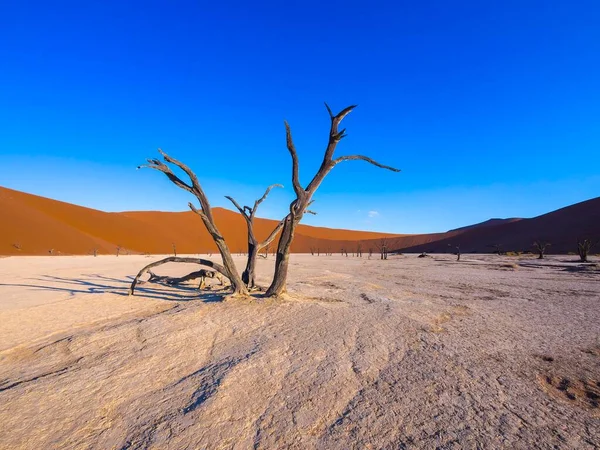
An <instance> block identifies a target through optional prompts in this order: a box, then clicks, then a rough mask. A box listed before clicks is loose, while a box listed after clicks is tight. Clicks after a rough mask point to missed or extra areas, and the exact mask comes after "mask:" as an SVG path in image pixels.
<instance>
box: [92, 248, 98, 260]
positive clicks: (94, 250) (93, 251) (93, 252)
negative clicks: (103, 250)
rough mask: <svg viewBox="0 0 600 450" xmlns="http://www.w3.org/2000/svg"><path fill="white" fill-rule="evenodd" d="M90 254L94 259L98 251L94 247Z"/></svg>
mask: <svg viewBox="0 0 600 450" xmlns="http://www.w3.org/2000/svg"><path fill="white" fill-rule="evenodd" d="M92 254H93V255H94V258H95V257H96V256H98V249H97V248H95V247H94V249H93V250H92Z"/></svg>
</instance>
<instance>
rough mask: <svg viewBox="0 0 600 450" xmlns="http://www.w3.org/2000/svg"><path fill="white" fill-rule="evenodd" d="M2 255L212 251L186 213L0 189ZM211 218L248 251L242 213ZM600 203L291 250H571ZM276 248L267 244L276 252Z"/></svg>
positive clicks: (260, 226) (261, 231)
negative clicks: (537, 244) (538, 246)
mask: <svg viewBox="0 0 600 450" xmlns="http://www.w3.org/2000/svg"><path fill="white" fill-rule="evenodd" d="M0 211H2V220H1V221H0V255H47V254H66V255H68V254H71V255H86V254H87V255H89V254H92V253H93V252H94V249H96V252H97V253H98V254H114V253H116V250H117V247H120V248H121V253H137V254H139V253H152V254H167V253H172V252H173V244H175V246H176V250H177V253H180V254H197V253H210V252H216V251H217V249H216V246H215V245H214V243H213V241H212V239H211V237H210V235H209V234H208V232H207V231H206V229H205V228H204V226H203V224H202V222H201V220H200V218H199V217H197V216H196V215H195V214H194V213H192V212H191V211H186V212H159V211H135V212H118V213H108V212H103V211H98V210H94V209H90V208H85V207H82V206H77V205H72V204H69V203H64V202H60V201H56V200H51V199H48V198H44V197H39V196H36V195H32V194H26V193H24V192H19V191H15V190H12V189H7V188H2V187H0ZM213 214H214V216H215V220H216V222H217V226H218V227H219V230H220V231H221V232H222V233H223V235H224V237H225V239H226V241H227V244H228V246H229V249H230V250H231V252H232V253H243V252H245V250H246V247H247V240H246V225H245V222H244V220H243V218H242V217H241V215H240V214H238V213H237V212H234V211H230V210H227V209H223V208H214V209H213ZM598 224H600V198H595V199H592V200H587V201H585V202H581V203H577V204H575V205H571V206H568V207H566V208H562V209H559V210H557V211H553V212H550V213H548V214H544V215H541V216H538V217H534V218H531V219H516V218H515V219H506V220H501V219H492V220H489V221H486V222H482V223H480V224H475V225H471V226H466V227H462V228H458V229H455V230H451V231H448V232H445V233H431V234H414V235H402V234H391V233H375V232H367V231H353V230H340V229H333V228H323V227H311V226H308V225H300V226H299V227H298V229H297V232H296V237H295V239H294V242H293V244H292V252H294V253H309V252H311V250H313V251H315V252H317V251H318V252H319V253H321V254H323V253H328V252H333V253H340V252H341V250H342V249H346V250H347V251H348V253H350V254H351V253H353V252H355V251H356V250H357V248H358V245H359V243H360V246H361V248H362V252H363V253H364V254H368V252H369V250H371V251H372V252H373V253H378V248H379V245H380V241H381V239H382V238H384V237H385V238H387V248H388V250H389V251H405V252H423V251H425V252H436V253H440V252H449V251H454V249H455V247H456V246H460V248H461V251H462V252H464V253H467V252H477V253H491V252H493V251H494V245H496V244H499V245H500V246H501V249H502V250H503V251H528V250H532V243H533V241H534V240H535V239H544V240H547V241H549V242H551V243H552V246H551V247H550V248H549V251H550V252H551V253H568V252H572V251H575V248H576V241H577V239H578V238H581V237H588V238H592V239H600V225H598ZM276 225H277V221H276V220H269V219H260V218H257V219H255V232H256V235H257V237H258V239H260V240H262V239H264V238H266V237H267V236H268V235H269V233H270V232H271V231H272V230H273V229H274V228H275V226H276ZM275 248H276V244H271V246H270V251H271V252H273V251H274V250H275Z"/></svg>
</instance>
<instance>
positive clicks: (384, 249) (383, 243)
mask: <svg viewBox="0 0 600 450" xmlns="http://www.w3.org/2000/svg"><path fill="white" fill-rule="evenodd" d="M377 247H378V248H379V254H380V256H381V259H387V258H388V242H387V238H381V239H380V241H379V244H377Z"/></svg>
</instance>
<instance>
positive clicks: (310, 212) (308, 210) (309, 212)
mask: <svg viewBox="0 0 600 450" xmlns="http://www.w3.org/2000/svg"><path fill="white" fill-rule="evenodd" d="M304 212H305V213H306V214H312V215H313V216H316V215H317V213H316V212H314V211H311V210H310V209H305V210H304Z"/></svg>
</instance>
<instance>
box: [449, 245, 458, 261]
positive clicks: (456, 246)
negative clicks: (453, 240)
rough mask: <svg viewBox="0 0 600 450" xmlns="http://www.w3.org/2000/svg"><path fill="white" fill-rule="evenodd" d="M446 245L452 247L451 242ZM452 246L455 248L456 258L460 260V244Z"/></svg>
mask: <svg viewBox="0 0 600 450" xmlns="http://www.w3.org/2000/svg"><path fill="white" fill-rule="evenodd" d="M448 247H452V244H448ZM454 248H455V249H456V260H457V261H460V245H455V246H454Z"/></svg>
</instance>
